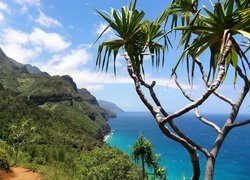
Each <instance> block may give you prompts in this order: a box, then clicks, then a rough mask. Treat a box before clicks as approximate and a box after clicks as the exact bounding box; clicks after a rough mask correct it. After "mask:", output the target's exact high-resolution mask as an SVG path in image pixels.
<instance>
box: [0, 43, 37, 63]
mask: <svg viewBox="0 0 250 180" xmlns="http://www.w3.org/2000/svg"><path fill="white" fill-rule="evenodd" d="M2 48H3V51H4V52H5V53H6V54H7V56H9V57H10V58H12V59H14V60H17V61H18V62H20V63H23V64H27V63H28V60H29V59H32V58H35V57H37V56H38V54H39V50H38V49H29V48H25V47H22V46H20V45H18V44H7V45H3V46H2Z"/></svg>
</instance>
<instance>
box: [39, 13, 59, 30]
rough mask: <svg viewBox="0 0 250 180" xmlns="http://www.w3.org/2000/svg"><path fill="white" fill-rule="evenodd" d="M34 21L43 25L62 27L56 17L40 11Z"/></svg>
mask: <svg viewBox="0 0 250 180" xmlns="http://www.w3.org/2000/svg"><path fill="white" fill-rule="evenodd" d="M36 22H37V23H39V24H40V25H42V26H45V27H53V26H54V27H62V24H61V23H60V22H59V21H58V20H57V19H54V18H51V17H48V16H46V15H45V14H44V13H43V12H42V11H40V15H39V17H38V18H37V19H36Z"/></svg>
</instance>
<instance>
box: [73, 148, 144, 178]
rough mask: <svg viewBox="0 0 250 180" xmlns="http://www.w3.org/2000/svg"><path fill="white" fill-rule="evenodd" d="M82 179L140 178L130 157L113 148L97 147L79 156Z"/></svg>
mask: <svg viewBox="0 0 250 180" xmlns="http://www.w3.org/2000/svg"><path fill="white" fill-rule="evenodd" d="M77 165H78V166H79V165H80V166H79V167H78V168H77V169H78V170H79V171H78V173H77V174H80V175H81V176H80V177H79V178H80V179H84V178H86V179H93V180H98V179H140V172H139V170H137V169H136V167H135V166H134V165H133V163H132V161H131V159H130V157H129V156H128V155H124V153H122V152H121V151H119V150H116V149H113V148H107V147H106V148H95V149H94V150H93V151H91V152H90V153H89V152H86V153H82V154H81V156H80V157H79V158H78V161H77Z"/></svg>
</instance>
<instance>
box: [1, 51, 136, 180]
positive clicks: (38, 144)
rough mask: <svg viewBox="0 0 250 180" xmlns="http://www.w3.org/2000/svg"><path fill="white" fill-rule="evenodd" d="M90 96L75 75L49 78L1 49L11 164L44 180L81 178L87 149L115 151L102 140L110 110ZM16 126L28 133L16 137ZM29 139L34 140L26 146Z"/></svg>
mask: <svg viewBox="0 0 250 180" xmlns="http://www.w3.org/2000/svg"><path fill="white" fill-rule="evenodd" d="M28 68H31V69H32V70H28ZM91 98H92V99H93V98H94V97H93V96H92V95H91V94H90V93H89V92H88V91H87V90H84V91H83V90H79V89H78V88H77V86H76V84H75V83H74V81H73V79H72V78H71V77H70V76H67V75H66V76H62V77H61V76H50V75H49V74H47V73H45V72H41V71H40V70H39V69H38V68H36V67H33V66H31V65H29V66H27V65H22V64H20V63H17V62H16V61H14V60H12V59H10V58H8V57H7V56H6V55H5V53H4V52H3V51H2V50H1V49H0V124H1V126H0V152H1V151H2V149H3V150H4V151H6V152H7V154H8V157H9V161H10V163H11V164H13V163H15V164H16V163H17V164H19V165H21V166H27V167H29V168H31V169H37V170H38V171H40V172H41V173H42V174H43V175H44V176H45V179H51V178H52V179H53V178H59V179H62V177H63V179H70V178H72V177H74V179H82V178H81V175H80V174H77V172H78V171H79V170H78V168H80V167H81V168H82V167H84V166H85V165H86V164H84V162H82V161H81V160H80V159H79V157H80V155H81V154H82V153H90V152H91V151H92V150H94V149H96V148H98V147H102V148H103V153H104V154H105V153H106V151H107V152H109V151H114V152H113V153H115V154H116V150H112V149H110V148H108V147H106V145H105V144H104V143H103V142H102V139H103V137H104V136H105V135H106V134H107V133H109V131H110V127H109V126H108V124H107V122H106V116H105V113H106V111H105V110H103V109H102V108H101V107H100V106H99V105H98V103H95V102H94V101H93V100H91ZM13 128H14V129H15V131H24V132H22V133H21V134H25V136H24V137H22V139H17V137H15V134H16V133H14V131H13ZM25 128H27V129H25ZM34 129H35V132H34V134H32V135H29V133H31V130H34ZM26 138H28V139H29V138H31V139H32V141H31V142H32V143H27V144H26V143H23V144H22V142H25V141H26ZM19 142H20V144H19ZM27 142H29V141H28V140H27ZM19 146H20V147H19ZM17 147H18V148H17ZM12 149H16V150H15V151H13V150H12ZM18 151H20V152H19V153H18V155H16V158H15V154H16V153H17V152H18ZM115 154H114V155H115ZM0 155H1V154H0ZM122 156H123V157H124V159H128V160H127V162H126V163H127V164H126V163H125V164H124V165H126V166H127V165H129V167H130V168H128V169H127V170H128V171H127V172H124V174H129V172H130V171H131V172H132V171H133V172H134V171H136V169H134V165H133V163H132V161H131V160H129V158H127V157H126V155H122ZM112 157H113V156H112ZM93 158H95V157H94V156H93ZM113 158H115V159H116V158H118V156H114V157H113ZM15 159H16V160H15ZM17 159H18V161H17ZM0 161H1V160H0ZM79 163H80V164H79ZM98 163H100V162H97V163H96V164H95V166H98V165H99V164H98ZM0 164H1V162H0ZM105 166H106V164H105ZM109 168H110V167H109ZM0 169H1V167H0ZM51 169H52V170H51ZM48 170H49V171H52V172H53V173H52V174H49V173H48V172H49V171H48ZM85 170H86V171H88V172H89V170H88V169H85ZM85 170H81V172H82V171H84V172H85ZM67 177H68V178H67ZM0 178H1V177H0Z"/></svg>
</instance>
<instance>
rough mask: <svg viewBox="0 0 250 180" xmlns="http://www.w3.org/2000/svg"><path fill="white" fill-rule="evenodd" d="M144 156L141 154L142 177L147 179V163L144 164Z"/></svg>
mask: <svg viewBox="0 0 250 180" xmlns="http://www.w3.org/2000/svg"><path fill="white" fill-rule="evenodd" d="M144 163H145V162H144V156H143V155H141V167H142V179H143V180H144V179H145V164H144Z"/></svg>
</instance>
